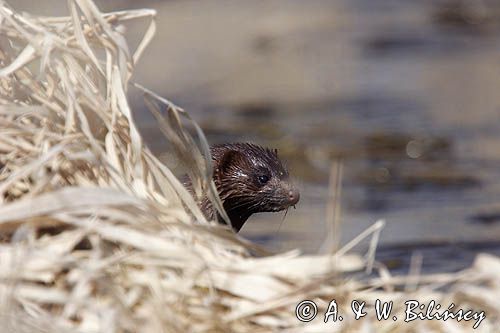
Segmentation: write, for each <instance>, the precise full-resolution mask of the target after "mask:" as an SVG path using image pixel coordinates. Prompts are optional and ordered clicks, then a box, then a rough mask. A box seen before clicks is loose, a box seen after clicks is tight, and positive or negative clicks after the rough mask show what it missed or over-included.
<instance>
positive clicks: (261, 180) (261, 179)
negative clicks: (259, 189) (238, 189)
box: [258, 175, 269, 185]
mask: <svg viewBox="0 0 500 333" xmlns="http://www.w3.org/2000/svg"><path fill="white" fill-rule="evenodd" d="M258 179H259V183H261V184H262V185H264V184H265V183H267V182H268V181H269V176H268V175H260V176H259V177H258Z"/></svg>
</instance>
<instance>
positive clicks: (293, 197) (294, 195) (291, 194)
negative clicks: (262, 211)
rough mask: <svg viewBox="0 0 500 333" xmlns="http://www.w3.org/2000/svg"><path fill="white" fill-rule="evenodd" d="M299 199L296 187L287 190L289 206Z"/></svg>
mask: <svg viewBox="0 0 500 333" xmlns="http://www.w3.org/2000/svg"><path fill="white" fill-rule="evenodd" d="M299 199H300V193H299V191H298V190H297V189H295V188H293V189H291V190H290V191H289V192H288V203H289V204H290V206H293V205H295V204H296V203H297V202H299Z"/></svg>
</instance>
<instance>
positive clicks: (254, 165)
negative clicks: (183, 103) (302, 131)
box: [211, 143, 300, 231]
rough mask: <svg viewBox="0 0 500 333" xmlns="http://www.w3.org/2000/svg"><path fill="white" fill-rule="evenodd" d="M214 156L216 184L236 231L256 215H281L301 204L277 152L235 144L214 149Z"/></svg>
mask: <svg viewBox="0 0 500 333" xmlns="http://www.w3.org/2000/svg"><path fill="white" fill-rule="evenodd" d="M211 154H212V160H213V163H214V182H215V184H216V186H217V190H218V192H219V196H220V198H221V200H222V202H223V204H224V209H225V210H226V212H227V214H228V216H229V218H230V220H231V225H232V226H233V228H234V229H236V231H238V230H239V229H240V228H241V227H242V226H243V224H244V223H245V221H246V220H247V219H248V217H249V216H250V215H252V214H253V213H258V212H277V211H281V210H284V209H287V208H289V207H290V206H293V205H295V204H296V203H297V202H298V201H299V197H300V195H299V191H298V190H297V188H296V187H295V186H294V185H293V184H292V183H291V181H290V179H289V175H288V170H287V169H286V167H285V166H284V165H283V163H282V162H281V161H280V159H279V157H278V153H277V151H276V150H270V149H268V148H263V147H260V146H257V145H254V144H250V143H233V144H222V145H216V146H212V147H211Z"/></svg>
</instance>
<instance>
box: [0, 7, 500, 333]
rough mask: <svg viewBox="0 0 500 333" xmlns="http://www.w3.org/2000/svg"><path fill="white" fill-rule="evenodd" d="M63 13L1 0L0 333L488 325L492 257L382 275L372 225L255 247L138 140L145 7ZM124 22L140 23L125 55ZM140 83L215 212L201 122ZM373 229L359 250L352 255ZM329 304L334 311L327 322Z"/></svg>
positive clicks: (493, 302) (493, 292)
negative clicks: (318, 245)
mask: <svg viewBox="0 0 500 333" xmlns="http://www.w3.org/2000/svg"><path fill="white" fill-rule="evenodd" d="M68 10H69V15H68V16H67V17H38V16H30V15H28V14H24V13H23V14H21V13H18V12H16V11H15V9H13V8H11V7H10V6H9V5H7V4H6V3H4V2H0V45H1V47H0V126H1V130H0V166H1V172H0V200H1V203H0V239H1V241H0V318H1V320H0V322H1V323H2V324H1V328H0V331H1V332H16V333H17V332H106V333H109V332H250V331H256V332H272V331H276V332H324V331H332V332H334V331H335V332H375V331H376V332H430V331H435V332H469V331H471V330H472V325H473V322H470V321H469V322H466V321H462V322H460V323H459V322H457V321H453V320H448V321H437V320H433V321H422V320H417V321H412V322H409V323H405V322H404V320H403V317H404V314H403V313H404V304H403V302H404V301H405V300H408V299H418V300H420V301H421V302H428V301H429V300H431V299H433V300H436V301H437V302H438V303H441V304H450V303H454V304H456V305H457V307H461V308H474V309H478V310H484V311H485V313H486V319H485V320H484V322H482V323H481V325H480V326H479V327H478V328H477V329H476V331H478V332H499V331H500V329H499V327H500V316H499V310H498V309H500V301H499V299H500V260H499V258H497V257H493V256H489V255H480V256H479V257H478V258H477V260H476V262H475V263H474V264H473V266H472V267H470V268H468V269H466V270H464V271H461V272H458V273H455V274H437V275H420V274H418V269H415V270H414V274H410V275H408V276H391V274H390V273H389V271H388V270H387V269H385V268H384V266H383V265H381V264H379V263H377V262H375V261H374V260H373V258H374V253H375V248H376V240H377V235H378V232H380V229H381V227H382V225H383V223H382V222H377V223H375V224H374V226H373V227H372V228H370V229H369V230H367V231H366V232H365V233H363V234H362V235H360V236H359V237H358V238H356V239H355V240H353V242H351V243H349V244H347V245H346V246H344V247H341V248H338V246H337V245H336V242H333V243H335V244H334V245H333V246H332V247H331V248H330V249H329V248H327V249H326V250H325V251H324V253H326V254H325V255H317V256H305V255H301V254H300V253H299V251H291V252H287V253H280V254H271V253H266V251H265V250H263V249H261V248H259V247H257V246H255V245H253V244H251V243H250V242H248V241H246V240H244V239H242V238H241V237H239V236H238V235H236V234H234V233H232V232H231V231H230V230H229V229H228V228H225V227H222V226H219V225H217V224H216V223H215V222H213V221H206V220H205V218H204V217H203V215H202V214H201V212H200V210H199V209H198V207H197V206H196V204H195V200H194V199H193V198H192V197H191V195H190V194H189V193H188V192H187V191H186V189H185V188H184V187H183V186H182V184H181V183H180V182H179V180H178V179H177V178H176V177H175V176H174V175H173V173H172V172H171V170H170V169H169V168H168V167H167V166H165V165H163V164H162V163H160V162H159V160H158V159H157V158H156V157H155V156H154V155H153V154H152V153H151V152H150V150H148V148H147V147H146V146H145V145H144V142H143V140H142V138H141V135H140V133H139V131H138V129H137V127H136V125H135V123H134V119H133V112H132V110H131V109H130V107H129V104H128V102H127V90H128V88H129V87H130V86H131V82H130V80H131V77H132V73H133V69H134V66H135V64H136V63H137V61H139V59H140V56H141V54H142V53H143V52H144V51H145V48H146V46H147V44H148V43H149V42H150V41H151V39H152V37H153V35H154V33H155V22H154V19H155V12H154V11H152V10H147V9H143V10H129V11H120V12H114V13H106V14H104V13H101V12H100V11H99V10H98V8H97V7H96V6H95V4H94V3H93V2H92V1H91V0H68ZM129 20H145V21H146V22H148V24H147V29H146V31H145V33H144V38H143V40H142V42H141V43H140V44H139V45H138V47H137V48H136V49H135V50H133V51H131V50H129V47H128V45H127V42H126V38H125V36H124V31H125V30H124V29H123V25H124V24H126V23H127V21H129ZM138 87H139V88H140V89H142V90H143V92H144V95H145V98H146V103H147V104H148V106H149V107H150V109H151V111H152V112H153V113H154V114H155V115H156V117H157V119H158V124H159V126H161V128H162V130H163V131H164V133H165V134H166V136H167V138H168V141H169V144H170V145H171V148H172V150H173V151H174V152H175V154H176V156H177V158H179V159H180V160H181V161H182V162H183V164H184V165H185V166H186V169H187V172H188V173H189V175H190V177H191V178H192V179H193V183H194V184H195V187H196V189H197V192H198V193H202V192H204V193H209V195H210V197H211V199H212V200H213V201H214V202H215V204H218V205H220V202H218V199H217V197H216V195H215V192H214V187H213V184H212V183H211V182H210V181H209V179H210V177H209V176H210V174H211V169H210V164H209V163H208V162H207V156H208V154H207V151H208V145H207V143H206V140H205V139H204V137H203V133H202V132H201V130H200V129H199V128H198V127H197V126H196V124H194V123H193V122H192V121H191V120H190V118H189V116H188V114H187V113H186V112H185V111H183V110H182V109H180V108H179V107H177V106H175V105H173V104H172V103H170V102H169V101H168V100H166V99H163V98H161V97H159V96H157V95H155V94H154V93H152V92H150V91H149V90H147V89H146V88H142V87H140V86H138ZM186 125H189V126H191V127H193V128H194V129H195V133H196V136H191V135H190V134H189V133H188V131H186V130H185V126H186ZM333 215H334V214H333ZM335 224H336V222H335ZM332 228H334V226H332ZM332 230H333V229H332ZM331 236H332V235H331V234H330V238H331ZM370 236H372V241H371V246H370V247H369V251H368V253H367V255H366V256H362V255H359V254H355V253H351V252H352V251H351V250H352V247H353V246H354V245H356V244H358V243H359V242H360V241H362V239H364V238H366V237H370ZM415 267H416V268H418V265H416V266H415ZM372 270H373V271H372ZM370 271H371V272H372V274H367V273H369V272H370ZM304 299H308V300H312V301H314V302H315V303H316V304H317V305H318V309H319V315H318V317H317V318H316V319H314V320H313V321H311V322H309V323H305V322H301V321H299V320H298V319H297V318H296V314H295V308H296V305H297V304H298V303H299V302H300V301H301V300H304ZM333 299H335V300H336V301H337V303H338V306H339V312H340V314H341V315H342V317H343V319H344V320H343V321H337V322H335V323H333V322H331V321H330V322H328V323H324V322H323V316H322V314H323V313H324V312H325V309H326V307H327V306H328V304H329V302H330V301H331V300H333ZM376 299H382V300H392V301H394V308H395V309H394V311H393V313H394V314H396V313H397V315H398V318H400V319H398V320H397V321H393V320H392V319H389V320H382V321H379V320H377V319H376V318H375V315H374V314H373V313H372V310H373V305H374V302H375V300H376ZM352 300H359V301H360V302H361V301H366V302H367V312H368V315H367V316H366V317H364V318H361V319H360V320H355V319H354V315H353V314H352V310H351V301H352ZM445 306H446V305H445Z"/></svg>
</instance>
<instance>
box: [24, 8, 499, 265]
mask: <svg viewBox="0 0 500 333" xmlns="http://www.w3.org/2000/svg"><path fill="white" fill-rule="evenodd" d="M97 2H98V3H99V4H100V5H101V6H102V8H103V9H105V10H111V9H123V8H129V7H130V6H134V7H136V8H137V7H144V6H147V7H153V8H156V9H157V10H158V20H157V23H158V34H157V37H156V39H155V41H154V42H153V45H151V47H150V49H149V51H148V52H146V54H145V56H144V58H143V60H142V62H141V63H140V64H139V66H138V68H137V71H136V73H137V75H136V77H135V78H134V80H136V81H138V82H140V83H141V84H144V85H145V86H148V87H150V88H152V89H153V90H156V91H157V92H159V93H160V94H162V95H164V96H166V97H168V98H170V99H171V100H173V101H174V102H176V103H177V104H179V105H182V106H183V107H185V109H187V110H189V111H190V113H191V114H192V115H193V117H194V119H195V120H197V121H198V122H199V123H200V124H201V125H202V127H203V129H204V130H205V131H206V133H207V136H208V139H209V141H210V142H211V143H215V142H224V141H246V140H251V141H256V142H258V143H261V144H266V145H272V146H274V147H278V148H279V149H280V152H281V155H282V156H284V157H285V158H286V159H287V161H288V164H289V166H290V173H291V174H292V175H294V176H295V177H296V178H297V181H298V182H299V183H300V187H301V189H302V193H301V198H302V199H301V202H300V203H299V205H298V206H297V208H298V209H297V210H292V211H290V212H288V215H287V217H286V219H285V221H284V222H283V225H282V226H281V228H280V227H279V225H280V223H281V222H282V221H281V220H282V215H281V214H261V215H257V216H255V217H252V218H251V219H250V221H249V222H248V223H247V225H246V226H245V228H244V230H243V235H245V236H247V237H250V238H253V239H255V240H257V241H260V242H262V243H264V244H265V245H266V246H268V247H270V248H273V249H277V250H283V249H290V248H295V247H300V248H302V249H303V250H304V251H307V252H315V251H317V249H318V248H319V247H320V244H321V243H322V242H323V240H324V235H325V230H326V226H325V222H324V220H325V213H324V212H325V206H326V204H327V202H328V194H327V193H328V192H327V183H328V172H329V169H330V165H331V163H332V161H334V160H336V159H338V158H341V159H342V161H343V166H344V170H345V172H344V177H343V189H342V242H344V243H345V242H346V241H348V240H350V239H351V238H353V237H354V236H355V235H357V234H359V232H360V231H362V230H364V229H365V228H366V227H368V226H369V225H371V224H372V223H373V222H375V221H376V220H377V219H379V218H383V219H385V220H386V221H387V225H386V227H385V229H384V231H383V232H382V235H381V242H382V244H383V245H386V247H384V246H382V247H381V251H382V253H381V254H380V258H382V259H384V260H389V259H387V258H388V257H390V256H391V255H393V254H394V253H396V252H398V251H399V252H398V254H397V255H398V256H401V253H409V252H411V251H413V250H412V249H411V248H409V247H405V246H400V247H398V244H403V245H404V244H407V243H408V242H412V243H414V244H423V245H422V246H423V247H422V248H423V249H424V252H425V255H424V263H425V262H426V257H430V258H431V259H432V257H433V256H434V254H436V257H438V258H441V259H442V260H441V261H442V262H445V261H447V260H448V261H449V260H452V259H454V256H455V253H456V251H447V250H443V249H445V248H446V249H449V246H450V245H449V244H452V245H451V248H453V249H456V248H461V245H460V244H470V245H467V251H468V252H467V253H473V252H474V251H475V249H476V250H477V251H479V250H485V248H484V247H479V246H476V245H477V244H480V243H481V242H486V241H488V242H490V243H489V244H490V245H491V246H489V247H488V248H487V249H490V252H491V251H493V252H494V251H496V250H497V249H498V248H500V245H499V243H500V199H499V198H500V181H499V180H500V117H499V116H500V94H499V93H498V90H499V89H500V75H499V74H500V57H499V54H500V24H499V23H498V22H500V5H499V4H497V3H496V2H494V1H481V2H477V3H475V4H474V5H471V3H470V2H464V1H460V0H457V1H453V0H452V1H394V0H378V1H371V0H355V1H349V0H339V1H307V2H305V1H251V2H248V1H231V2H228V1H155V0H148V1H134V2H132V1H127V0H113V1H97ZM63 3H65V1H55V0H54V1H47V2H44V3H40V4H39V6H40V8H38V9H37V10H39V11H41V12H42V13H44V14H50V13H54V11H55V10H56V11H60V12H61V13H64V12H65V8H64V7H63V6H61V7H58V6H57V5H54V4H59V5H62V4H63ZM464 3H465V4H466V5H464ZM16 6H20V7H21V8H25V9H27V10H30V11H31V9H32V6H33V4H32V3H31V1H25V0H18V1H16ZM144 27H145V25H144V24H142V25H141V24H134V25H131V26H129V27H128V29H129V32H130V33H131V36H132V37H131V38H130V40H131V42H132V43H137V41H138V36H140V31H141V29H144ZM131 101H132V103H133V104H134V105H135V106H136V107H135V114H136V117H137V119H138V120H139V123H140V126H141V128H142V130H143V133H144V135H145V137H146V139H147V142H148V144H149V145H150V146H151V148H152V149H153V150H154V151H155V152H157V153H158V154H161V153H162V152H163V151H164V147H165V141H164V139H163V137H162V135H161V133H160V132H159V130H158V129H157V127H156V125H155V123H154V120H153V119H152V117H151V116H150V115H149V114H148V112H147V111H146V110H145V109H144V108H142V106H141V104H140V102H139V98H138V96H137V92H133V91H132V95H131ZM278 229H279V230H278ZM422 242H423V243H422ZM429 242H432V244H444V245H442V246H441V247H440V246H428V244H430V243H429ZM366 244H367V243H366V242H365V243H363V244H361V245H360V247H361V248H363V246H366ZM391 244H392V245H391ZM426 244H427V245H426ZM454 244H455V245H454ZM457 244H458V245H457ZM394 246H395V247H394ZM462 248H463V246H462ZM384 249H390V250H387V251H386V250H384ZM394 249H399V250H397V251H395V250H394ZM426 249H427V250H429V251H426ZM487 249H486V250H487ZM471 251H472V252H471ZM456 257H457V258H456V262H457V263H458V265H459V266H460V265H463V264H465V263H466V262H468V260H469V259H468V258H470V257H467V256H465V255H464V256H456ZM431 261H432V260H431ZM453 267H455V266H453ZM455 268H456V267H455Z"/></svg>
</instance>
